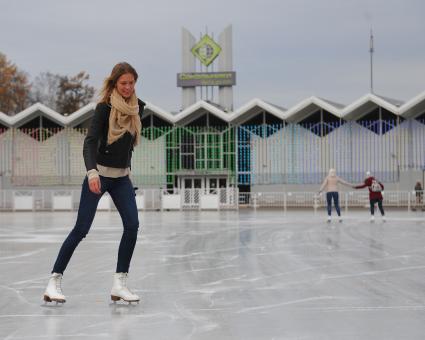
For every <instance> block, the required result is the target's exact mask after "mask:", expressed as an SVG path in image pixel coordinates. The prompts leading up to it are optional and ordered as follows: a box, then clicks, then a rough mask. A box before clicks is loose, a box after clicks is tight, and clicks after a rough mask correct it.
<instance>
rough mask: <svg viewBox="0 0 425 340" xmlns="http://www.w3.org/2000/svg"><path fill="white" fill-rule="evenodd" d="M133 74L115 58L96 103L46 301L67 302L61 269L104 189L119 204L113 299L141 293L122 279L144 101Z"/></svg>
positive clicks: (134, 216) (133, 232)
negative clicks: (70, 219)
mask: <svg viewBox="0 0 425 340" xmlns="http://www.w3.org/2000/svg"><path fill="white" fill-rule="evenodd" d="M137 78H138V75H137V72H136V70H135V69H134V68H133V67H132V66H131V65H129V64H127V63H119V64H117V65H115V66H114V68H113V69H112V72H111V75H110V76H109V77H108V78H106V80H105V82H104V85H103V89H102V92H101V99H100V102H99V103H98V104H97V106H96V109H95V113H94V116H93V118H92V121H91V125H90V128H89V131H88V134H87V136H86V138H85V140H84V148H83V156H84V162H85V165H86V169H87V176H86V177H85V179H84V182H83V186H82V191H81V199H80V206H79V209H78V216H77V221H76V223H75V226H74V228H73V229H72V230H71V232H70V233H69V235H68V237H67V238H66V240H65V241H64V243H63V244H62V247H61V248H60V251H59V254H58V256H57V259H56V262H55V264H54V266H53V270H52V276H51V278H50V280H49V283H48V285H47V288H46V291H45V293H44V300H45V301H46V302H50V301H56V302H65V300H66V298H65V296H64V295H63V293H62V290H61V282H62V275H63V272H64V271H65V268H66V267H67V265H68V262H69V260H70V259H71V256H72V254H73V253H74V250H75V248H76V247H77V246H78V244H79V243H80V241H81V240H82V239H83V238H84V237H86V235H87V233H88V232H89V230H90V227H91V225H92V222H93V219H94V216H95V213H96V209H97V204H98V202H99V200H100V198H101V197H102V195H103V194H104V193H105V192H106V191H107V192H108V193H109V195H110V196H111V198H112V200H113V202H114V204H115V206H116V207H117V209H118V212H119V214H120V216H121V219H122V222H123V227H124V231H123V234H122V238H121V242H120V245H119V249H118V261H117V266H116V273H115V274H114V278H113V287H112V291H111V299H112V300H113V301H118V300H120V299H122V300H124V301H127V302H133V301H139V297H138V296H137V295H136V294H134V293H132V292H131V291H130V290H129V289H128V288H127V284H126V281H127V274H128V270H129V266H130V261H131V258H132V255H133V251H134V247H135V245H136V240H137V231H138V228H139V220H138V211H137V206H136V200H135V192H134V188H133V184H132V183H131V181H130V178H129V175H130V162H131V155H132V151H133V148H134V146H135V145H137V144H139V141H140V131H141V119H140V117H141V114H142V112H143V108H144V106H145V103H144V102H142V101H141V100H139V99H138V98H137V97H136V94H135V90H134V88H135V84H136V81H137Z"/></svg>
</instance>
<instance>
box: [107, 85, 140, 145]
mask: <svg viewBox="0 0 425 340" xmlns="http://www.w3.org/2000/svg"><path fill="white" fill-rule="evenodd" d="M141 127H142V124H141V123H140V118H139V104H138V101H137V97H136V95H135V94H134V93H133V95H132V96H131V98H130V100H129V101H128V102H126V101H125V100H124V98H123V97H122V96H121V95H120V94H119V93H118V91H117V90H116V89H114V90H113V91H112V94H111V113H110V115H109V130H108V145H109V144H112V143H113V142H115V141H116V140H118V139H119V138H120V137H121V136H122V135H123V134H124V133H125V132H126V131H129V132H130V133H131V134H132V135H133V136H134V135H135V136H136V141H135V143H134V145H137V144H139V141H140V130H141Z"/></svg>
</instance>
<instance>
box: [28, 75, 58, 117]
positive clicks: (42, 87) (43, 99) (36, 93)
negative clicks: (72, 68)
mask: <svg viewBox="0 0 425 340" xmlns="http://www.w3.org/2000/svg"><path fill="white" fill-rule="evenodd" d="M60 80H61V76H60V75H59V74H53V73H50V72H42V73H40V74H39V75H38V76H37V77H35V79H34V81H33V83H32V88H31V102H32V103H42V104H44V105H46V106H48V107H49V108H51V109H53V110H57V107H56V101H57V96H58V94H57V93H58V89H59V83H60Z"/></svg>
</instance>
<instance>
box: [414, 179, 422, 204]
mask: <svg viewBox="0 0 425 340" xmlns="http://www.w3.org/2000/svg"><path fill="white" fill-rule="evenodd" d="M423 195H424V189H423V188H422V184H421V182H419V181H418V182H416V184H415V196H416V200H415V207H414V208H413V210H416V208H418V209H419V208H420V207H422V211H424V207H423Z"/></svg>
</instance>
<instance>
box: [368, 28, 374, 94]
mask: <svg viewBox="0 0 425 340" xmlns="http://www.w3.org/2000/svg"><path fill="white" fill-rule="evenodd" d="M374 51H375V50H374V48H373V31H372V27H371V28H370V40H369V53H370V93H373V52H374Z"/></svg>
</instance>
